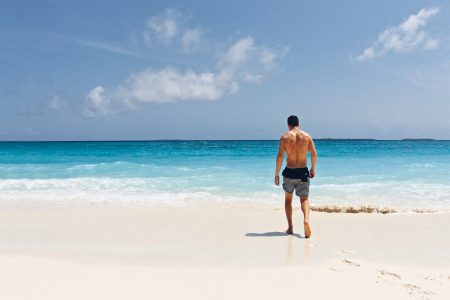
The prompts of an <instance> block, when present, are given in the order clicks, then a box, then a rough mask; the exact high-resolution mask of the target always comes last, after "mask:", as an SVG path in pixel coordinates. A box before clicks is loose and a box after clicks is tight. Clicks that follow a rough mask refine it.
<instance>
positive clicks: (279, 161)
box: [275, 138, 284, 186]
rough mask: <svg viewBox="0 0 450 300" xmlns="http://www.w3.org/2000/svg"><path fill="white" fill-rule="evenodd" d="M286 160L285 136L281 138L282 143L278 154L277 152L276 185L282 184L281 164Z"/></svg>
mask: <svg viewBox="0 0 450 300" xmlns="http://www.w3.org/2000/svg"><path fill="white" fill-rule="evenodd" d="M283 160H284V143H283V138H280V145H279V146H278V154H277V166H276V168H275V185H276V186H278V185H280V175H279V174H280V170H281V165H282V164H283Z"/></svg>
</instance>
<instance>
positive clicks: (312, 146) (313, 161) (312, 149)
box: [308, 137, 317, 178]
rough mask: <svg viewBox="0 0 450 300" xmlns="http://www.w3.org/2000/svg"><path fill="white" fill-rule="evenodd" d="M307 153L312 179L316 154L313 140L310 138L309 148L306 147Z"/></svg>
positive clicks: (314, 172)
mask: <svg viewBox="0 0 450 300" xmlns="http://www.w3.org/2000/svg"><path fill="white" fill-rule="evenodd" d="M308 150H309V153H311V170H310V171H309V173H310V177H311V178H314V176H315V175H316V162H317V152H316V146H315V145H314V141H313V139H312V138H311V137H310V141H309V146H308Z"/></svg>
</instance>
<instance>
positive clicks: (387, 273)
mask: <svg viewBox="0 0 450 300" xmlns="http://www.w3.org/2000/svg"><path fill="white" fill-rule="evenodd" d="M378 272H379V273H380V274H381V275H383V276H392V277H395V278H397V279H399V280H401V279H402V277H401V276H400V275H398V274H395V273H392V272H388V271H385V270H378Z"/></svg>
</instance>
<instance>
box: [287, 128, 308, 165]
mask: <svg viewBox="0 0 450 300" xmlns="http://www.w3.org/2000/svg"><path fill="white" fill-rule="evenodd" d="M281 141H282V142H283V145H284V149H285V151H286V155H287V158H286V165H287V167H288V168H304V167H306V155H307V153H308V149H309V147H310V143H311V136H310V135H309V134H308V133H306V132H304V131H302V130H299V129H297V130H289V131H288V132H286V133H285V134H283V136H282V137H281Z"/></svg>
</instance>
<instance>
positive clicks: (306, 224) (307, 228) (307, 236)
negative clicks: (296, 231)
mask: <svg viewBox="0 0 450 300" xmlns="http://www.w3.org/2000/svg"><path fill="white" fill-rule="evenodd" d="M303 226H304V227H305V238H307V239H309V237H310V236H311V228H310V227H309V223H308V222H303Z"/></svg>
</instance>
